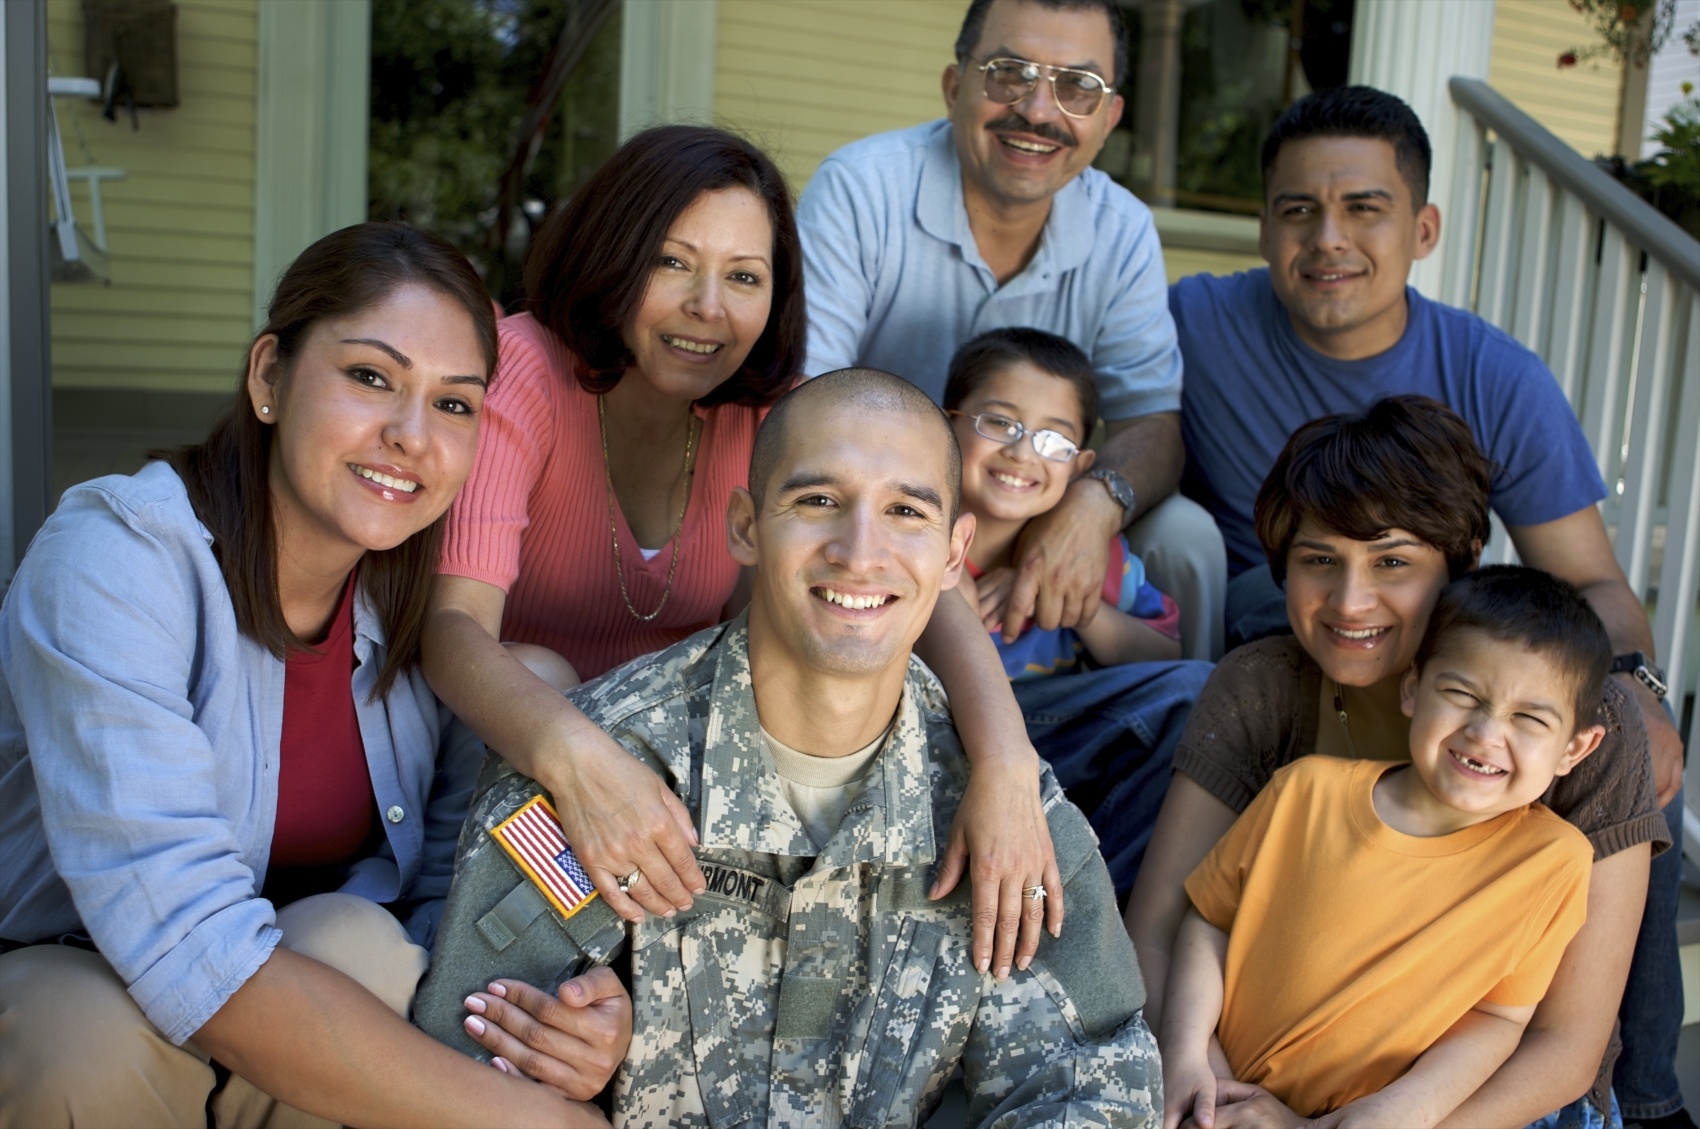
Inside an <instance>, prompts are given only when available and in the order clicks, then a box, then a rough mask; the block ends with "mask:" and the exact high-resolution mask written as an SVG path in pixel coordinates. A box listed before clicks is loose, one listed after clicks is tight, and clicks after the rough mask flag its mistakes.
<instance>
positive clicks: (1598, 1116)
mask: <svg viewBox="0 0 1700 1129" xmlns="http://www.w3.org/2000/svg"><path fill="white" fill-rule="evenodd" d="M1529 1129H1623V1112H1622V1111H1621V1110H1620V1109H1619V1108H1618V1104H1617V1095H1616V1094H1615V1093H1614V1094H1612V1096H1611V1115H1610V1116H1609V1117H1608V1116H1606V1115H1605V1114H1603V1113H1601V1112H1600V1111H1599V1110H1598V1109H1595V1108H1594V1103H1593V1102H1591V1101H1589V1100H1588V1099H1587V1098H1577V1099H1576V1100H1575V1101H1573V1102H1571V1103H1570V1104H1569V1105H1567V1106H1565V1107H1564V1108H1563V1109H1560V1110H1555V1111H1553V1112H1552V1113H1549V1114H1547V1115H1546V1116H1545V1117H1543V1118H1541V1119H1540V1120H1538V1121H1531V1122H1530V1123H1529Z"/></svg>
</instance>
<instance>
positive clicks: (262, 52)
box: [254, 0, 372, 329]
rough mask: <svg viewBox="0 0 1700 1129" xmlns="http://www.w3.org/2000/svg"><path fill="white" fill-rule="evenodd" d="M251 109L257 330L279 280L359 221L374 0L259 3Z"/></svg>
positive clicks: (369, 107) (362, 215)
mask: <svg viewBox="0 0 1700 1129" xmlns="http://www.w3.org/2000/svg"><path fill="white" fill-rule="evenodd" d="M259 15H260V24H259V74H258V78H257V81H256V87H257V89H256V92H255V109H254V118H255V122H254V135H255V150H256V151H255V158H254V164H255V169H254V327H255V328H256V329H258V328H259V327H260V326H262V325H264V324H265V320H266V307H267V306H268V305H270V304H271V299H272V291H273V290H274V289H276V287H277V280H278V276H280V275H281V274H282V273H283V271H284V268H285V267H287V266H289V264H290V263H292V262H294V261H295V256H297V255H299V254H300V253H301V252H302V251H304V250H306V249H307V246H308V245H309V244H311V243H312V242H313V241H314V240H316V239H318V238H319V237H320V236H323V235H329V234H330V233H331V232H333V231H336V230H338V229H339V228H344V227H347V226H348V225H349V224H353V223H359V222H360V221H361V220H363V219H365V218H366V143H367V127H368V125H369V123H370V122H371V119H372V98H371V75H372V2H371V0H294V2H292V3H288V4H284V3H278V2H277V0H265V2H264V3H262V4H260V6H259Z"/></svg>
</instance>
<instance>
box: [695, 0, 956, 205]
mask: <svg viewBox="0 0 1700 1129" xmlns="http://www.w3.org/2000/svg"><path fill="white" fill-rule="evenodd" d="M966 9H967V3H966V0H720V3H719V10H720V17H719V22H718V24H717V25H716V28H715V35H716V39H717V52H716V56H717V57H716V60H715V71H714V111H715V117H716V118H717V119H718V120H719V121H720V122H722V123H723V124H725V125H727V126H729V127H730V128H733V129H736V130H739V131H741V132H744V133H747V134H748V135H750V136H751V137H752V138H753V139H755V141H756V142H757V143H758V144H760V145H761V146H762V147H763V148H765V149H766V150H767V151H768V152H769V153H770V154H772V156H773V158H774V159H775V160H776V161H778V163H779V166H780V168H781V169H783V170H784V172H785V175H786V177H787V178H788V179H789V180H790V181H791V187H792V188H793V190H796V191H801V190H802V188H803V185H804V184H806V183H807V182H808V179H809V177H810V176H812V175H814V171H815V169H816V167H817V166H819V164H820V163H821V160H822V159H823V158H825V157H826V155H827V154H828V153H831V152H832V151H833V150H834V149H837V148H838V147H839V146H841V145H845V144H848V143H849V142H851V141H855V140H856V139H857V138H860V137H866V136H867V135H868V134H870V133H880V132H883V131H885V130H891V129H902V128H903V127H905V126H911V125H915V124H916V123H918V122H924V121H929V120H931V119H933V118H937V117H942V116H943V114H944V96H943V95H942V94H940V92H939V76H940V74H941V73H942V72H943V71H944V68H945V67H946V66H947V65H948V64H949V63H950V62H951V47H952V45H953V44H954V43H955V42H956V33H957V31H958V30H959V29H960V28H961V26H962V15H963V12H964V11H965V10H966Z"/></svg>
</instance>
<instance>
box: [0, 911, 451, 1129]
mask: <svg viewBox="0 0 1700 1129" xmlns="http://www.w3.org/2000/svg"><path fill="white" fill-rule="evenodd" d="M277 924H278V928H279V929H281V930H283V945H284V947H285V948H288V949H291V950H293V951H295V952H298V953H301V954H302V955H304V956H310V957H312V958H313V959H314V960H317V961H321V962H322V963H324V964H328V965H330V966H331V967H332V968H335V969H338V970H339V971H341V972H343V973H346V974H347V975H349V976H351V977H353V978H354V979H355V980H357V981H359V982H360V983H361V984H362V985H364V986H365V987H366V988H367V989H368V990H370V991H371V992H372V994H373V995H375V996H377V997H378V998H379V999H381V1000H383V1001H384V1003H386V1004H388V1005H389V1006H390V1007H391V1008H393V1009H394V1010H395V1011H396V1012H397V1013H398V1014H400V1015H404V1016H405V1015H406V1014H407V1013H408V1009H409V1008H410V1007H411V1006H412V1003H413V990H414V987H415V986H416V985H417V984H418V982H419V977H420V976H421V975H423V974H424V972H425V965H426V963H427V960H428V956H427V954H426V952H425V950H424V949H422V948H420V947H419V946H418V945H415V944H413V942H412V941H411V940H409V939H408V936H407V933H406V932H405V931H404V930H403V929H402V927H401V925H400V923H399V922H397V921H396V919H395V918H394V917H393V916H391V914H390V913H389V912H388V911H387V910H385V909H384V908H382V907H381V906H378V905H374V904H373V903H372V902H369V901H367V900H366V899H364V898H358V897H355V896H353V895H352V894H319V895H317V896H314V897H310V898H303V899H301V900H300V901H299V902H296V903H294V904H293V905H290V906H287V907H285V908H284V909H282V910H280V911H279V912H278V915H277ZM215 1084H216V1078H215V1076H214V1073H213V1068H212V1067H211V1066H210V1065H209V1064H208V1061H207V1056H206V1055H205V1054H203V1053H202V1052H200V1051H199V1050H197V1049H196V1048H195V1046H194V1044H193V1042H192V1041H191V1042H189V1043H185V1044H184V1045H183V1046H181V1047H176V1046H173V1045H172V1044H171V1043H170V1042H169V1041H167V1040H166V1038H165V1037H164V1036H163V1035H161V1034H160V1033H159V1030H158V1029H157V1028H156V1027H154V1025H153V1024H151V1023H149V1022H148V1021H147V1018H146V1017H145V1016H143V1015H142V1012H141V1009H140V1008H138V1007H137V1006H136V1004H135V1001H134V1000H132V999H131V998H130V994H129V993H128V992H127V991H125V990H124V984H123V982H122V981H121V980H119V978H118V975H117V974H116V973H115V972H113V971H112V966H111V965H109V964H107V963H106V961H105V960H103V959H102V958H101V957H100V956H99V955H98V954H95V953H91V952H87V951H85V950H83V949H75V948H69V947H66V946H63V945H34V946H31V947H30V948H27V949H18V950H16V951H14V952H10V953H7V954H6V955H5V956H0V1129H37V1127H41V1129H47V1127H49V1126H60V1125H77V1126H107V1125H111V1126H126V1127H132V1126H133V1127H140V1126H196V1127H199V1126H203V1125H209V1124H210V1125H214V1126H217V1129H249V1127H256V1129H257V1127H265V1129H298V1127H299V1129H307V1127H313V1129H319V1127H323V1126H329V1125H331V1124H332V1123H331V1122H328V1121H325V1120H322V1119H321V1118H317V1117H313V1116H311V1115H309V1114H306V1113H302V1112H301V1111H300V1110H297V1109H293V1108H291V1107H289V1106H286V1105H283V1104H282V1103H280V1102H277V1101H274V1100H272V1099H271V1098H270V1097H268V1096H266V1095H265V1094H263V1093H261V1092H260V1091H259V1090H257V1089H255V1088H254V1087H253V1086H252V1085H251V1084H249V1083H248V1082H246V1081H244V1080H243V1079H241V1078H238V1077H235V1076H232V1077H231V1078H230V1080H229V1081H228V1082H227V1083H226V1084H225V1085H224V1086H223V1087H222V1088H221V1089H219V1090H218V1092H217V1093H214V1092H213V1087H214V1085H215Z"/></svg>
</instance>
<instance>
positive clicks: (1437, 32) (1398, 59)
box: [1351, 0, 1493, 298]
mask: <svg viewBox="0 0 1700 1129" xmlns="http://www.w3.org/2000/svg"><path fill="white" fill-rule="evenodd" d="M1492 46H1493V0H1423V2H1422V3H1420V4H1419V3H1413V2H1412V0H1358V5H1357V12H1356V15H1355V16H1354V18H1353V24H1352V65H1351V80H1352V81H1353V82H1354V83H1362V84H1364V85H1366V86H1374V87H1379V88H1380V89H1382V90H1385V91H1388V92H1389V93H1391V94H1397V95H1398V96H1399V97H1401V98H1403V99H1404V100H1405V101H1406V102H1408V103H1410V106H1411V109H1413V110H1415V111H1416V112H1417V117H1419V118H1421V119H1422V123H1423V127H1424V128H1425V129H1427V130H1428V139H1429V145H1430V147H1431V148H1433V150H1434V164H1433V167H1432V168H1431V169H1430V170H1429V199H1430V200H1431V201H1432V202H1434V203H1435V204H1437V205H1439V207H1440V221H1441V222H1440V246H1439V247H1437V248H1436V249H1435V253H1434V254H1433V255H1430V256H1429V257H1428V258H1427V259H1425V260H1424V261H1422V262H1420V263H1417V264H1416V266H1415V268H1413V269H1412V271H1411V283H1412V285H1414V286H1415V287H1416V288H1417V289H1418V290H1420V291H1422V293H1423V294H1424V296H1426V297H1432V298H1438V297H1439V296H1440V294H1441V278H1442V277H1443V276H1442V274H1441V267H1442V264H1443V263H1444V261H1445V258H1446V256H1447V254H1448V253H1453V252H1455V253H1459V254H1462V253H1464V251H1465V249H1466V248H1468V247H1469V246H1470V245H1471V243H1472V241H1473V236H1474V234H1475V233H1474V232H1464V231H1457V230H1453V229H1451V228H1449V227H1448V225H1447V222H1446V221H1447V219H1448V218H1449V213H1448V206H1449V205H1450V204H1451V199H1450V197H1451V195H1452V177H1453V167H1454V166H1455V165H1456V164H1457V151H1458V135H1459V131H1460V127H1461V119H1462V116H1463V111H1461V110H1459V109H1458V108H1457V107H1455V106H1454V105H1453V104H1452V97H1451V95H1450V94H1448V93H1447V91H1446V81H1447V79H1450V78H1451V77H1452V76H1453V75H1464V76H1466V77H1469V78H1479V79H1481V80H1483V81H1484V82H1485V81H1486V80H1487V77H1488V62H1489V57H1490V54H1491V51H1492Z"/></svg>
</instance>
